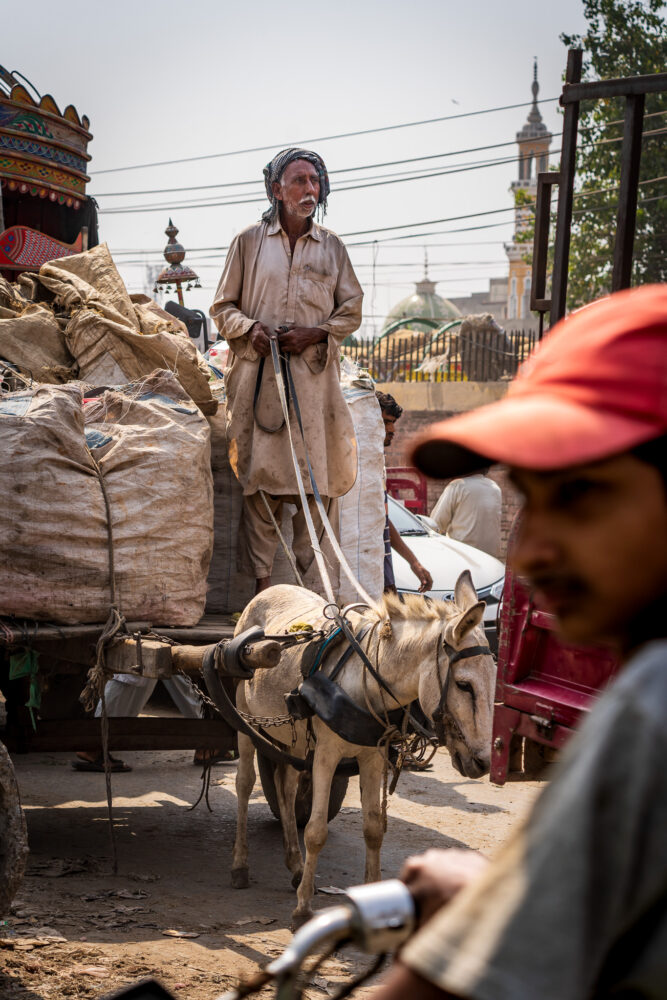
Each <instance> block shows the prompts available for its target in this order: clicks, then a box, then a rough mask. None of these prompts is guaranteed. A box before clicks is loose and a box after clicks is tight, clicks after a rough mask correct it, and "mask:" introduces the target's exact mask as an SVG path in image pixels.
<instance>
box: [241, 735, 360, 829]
mask: <svg viewBox="0 0 667 1000" xmlns="http://www.w3.org/2000/svg"><path fill="white" fill-rule="evenodd" d="M257 766H258V768H259V780H260V781H261V782H262V791H263V792H264V797H265V798H266V801H267V802H268V804H269V809H270V810H271V812H272V813H273V815H274V816H275V817H276V819H280V809H279V808H278V796H277V795H276V786H275V782H274V780H273V774H274V771H275V769H276V765H275V764H274V762H273V761H272V760H269V758H268V757H265V756H264V754H261V753H259V751H258V753H257ZM348 781H349V778H348V776H347V775H346V774H335V775H334V777H333V781H332V782H331V792H330V794H329V814H328V816H327V822H331V820H332V819H333V818H334V816H336V815H337V814H338V813H339V811H340V807H341V806H342V804H343V800H344V798H345V794H346V792H347V783H348ZM312 804H313V787H312V776H311V773H310V771H302V772H301V774H300V775H299V784H298V786H297V790H296V803H295V812H296V825H297V826H300V827H303V826H305V825H306V823H307V822H308V820H309V819H310V810H311V808H312Z"/></svg>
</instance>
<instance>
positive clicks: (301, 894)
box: [292, 739, 340, 929]
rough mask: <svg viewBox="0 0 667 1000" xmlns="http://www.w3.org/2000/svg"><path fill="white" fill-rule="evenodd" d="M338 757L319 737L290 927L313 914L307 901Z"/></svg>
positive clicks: (312, 887) (324, 832) (322, 840)
mask: <svg viewBox="0 0 667 1000" xmlns="http://www.w3.org/2000/svg"><path fill="white" fill-rule="evenodd" d="M339 742H340V741H339ZM339 760H340V755H339V754H337V753H336V752H335V751H333V748H332V747H331V746H328V747H327V746H326V745H325V740H323V739H318V741H317V745H316V747H315V756H314V759H313V807H312V810H311V813H310V819H309V820H308V823H307V825H306V830H305V835H304V843H305V845H306V863H305V865H304V868H303V877H302V879H301V882H300V884H299V888H298V889H297V894H296V898H297V905H296V909H295V910H294V912H293V913H292V927H293V928H294V929H296V928H297V927H300V926H301V924H303V923H305V922H306V920H309V919H310V918H311V917H312V915H313V911H312V908H311V905H310V904H311V901H312V898H313V893H314V891H315V869H316V868H317V859H318V857H319V853H320V851H321V850H322V848H323V847H324V845H325V844H326V840H327V818H328V814H329V795H330V793H331V779H332V778H333V776H334V772H335V770H336V768H337V766H338V762H339Z"/></svg>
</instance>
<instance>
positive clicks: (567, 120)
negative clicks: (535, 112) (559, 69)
mask: <svg viewBox="0 0 667 1000" xmlns="http://www.w3.org/2000/svg"><path fill="white" fill-rule="evenodd" d="M582 58H583V52H582V50H581V49H570V51H569V52H568V54H567V70H566V73H565V87H564V88H563V95H562V96H561V104H563V105H564V106H565V116H564V120H563V141H562V144H561V159H560V184H559V185H558V212H557V215H556V239H555V244H554V271H553V277H552V280H551V314H550V326H553V325H554V323H557V322H558V320H559V319H562V318H563V316H564V315H565V308H566V300H567V269H568V264H569V260H570V225H571V222H572V201H573V198H574V170H575V162H576V156H577V128H578V125H579V101H578V100H577V101H567V87H568V84H577V83H579V82H580V80H581V64H582Z"/></svg>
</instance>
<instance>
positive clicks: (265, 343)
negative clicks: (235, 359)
mask: <svg viewBox="0 0 667 1000" xmlns="http://www.w3.org/2000/svg"><path fill="white" fill-rule="evenodd" d="M248 339H249V341H250V343H251V344H252V346H253V347H254V349H255V350H256V351H257V353H258V354H259V356H260V358H268V356H269V354H270V353H271V340H275V339H276V335H275V333H271V331H270V330H269V328H268V326H264V324H263V323H255V325H254V326H251V327H250V332H249V333H248Z"/></svg>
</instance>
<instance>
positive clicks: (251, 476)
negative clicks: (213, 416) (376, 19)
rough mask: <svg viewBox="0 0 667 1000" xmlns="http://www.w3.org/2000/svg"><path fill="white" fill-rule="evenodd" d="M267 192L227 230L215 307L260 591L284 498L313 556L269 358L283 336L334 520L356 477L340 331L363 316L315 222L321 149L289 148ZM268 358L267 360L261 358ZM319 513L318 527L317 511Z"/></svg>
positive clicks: (329, 239)
mask: <svg viewBox="0 0 667 1000" xmlns="http://www.w3.org/2000/svg"><path fill="white" fill-rule="evenodd" d="M264 178H265V184H266V193H267V196H268V198H269V201H270V202H271V205H270V208H269V209H268V210H267V211H266V212H265V213H264V215H263V216H262V219H261V221H260V222H257V223H255V224H254V225H251V226H249V227H248V228H247V229H244V230H243V231H242V232H241V233H239V234H238V236H236V237H235V238H234V240H233V241H232V244H231V246H230V248H229V253H228V255H227V260H226V262H225V268H224V271H223V273H222V277H221V279H220V284H219V285H218V290H217V292H216V297H215V301H214V303H213V305H212V307H211V316H212V317H213V319H214V320H215V323H216V325H217V327H218V329H219V331H220V334H221V336H223V337H225V338H226V340H227V341H228V342H229V347H230V358H231V361H230V364H229V367H228V369H227V371H226V380H227V398H228V409H229V457H230V462H231V464H232V468H233V469H234V472H235V474H236V477H237V478H238V480H239V482H240V483H241V486H242V487H243V494H244V505H243V516H242V525H243V535H244V539H245V544H246V547H247V552H248V559H249V563H250V567H251V569H252V572H253V573H254V576H255V579H256V581H257V582H256V586H257V591H258V592H259V591H260V590H263V589H265V588H266V587H269V586H270V585H271V571H272V568H273V559H274V556H275V552H276V548H277V543H278V539H277V535H276V531H275V528H274V526H273V522H272V520H271V515H270V514H269V511H268V509H267V505H268V507H270V509H271V512H272V514H273V516H274V517H275V518H276V520H277V522H278V523H280V517H281V513H282V505H283V503H285V502H287V503H292V504H295V505H296V506H297V507H298V508H299V510H298V512H297V514H296V516H295V517H294V521H293V526H294V541H293V550H294V555H295V556H296V560H297V565H298V566H299V569H300V571H301V572H302V573H303V572H305V571H306V570H307V568H308V565H309V564H310V562H311V561H312V558H313V553H312V547H311V545H310V539H309V536H308V532H307V528H306V524H305V518H304V516H303V512H302V511H301V509H300V506H301V505H300V502H299V498H298V486H297V480H296V473H295V470H294V464H293V460H292V454H291V449H290V445H289V437H288V433H287V429H286V427H285V424H284V422H283V413H282V409H281V406H280V400H279V396H278V386H277V383H276V375H275V372H274V368H273V364H272V360H271V357H270V355H271V339H272V338H276V339H277V344H278V348H279V351H280V355H281V359H282V364H283V370H284V371H285V370H286V369H285V366H286V365H289V367H290V369H291V375H292V378H293V380H294V388H295V390H296V394H297V397H298V402H299V408H300V411H301V417H302V420H303V430H304V437H305V442H306V447H307V450H308V457H309V459H310V463H311V465H312V469H313V472H314V476H315V480H316V483H317V486H318V489H319V491H320V494H321V495H322V498H323V501H324V505H325V507H326V508H327V509H328V512H329V517H330V519H331V520H332V522H333V524H334V526H335V521H336V519H335V517H334V516H333V515H334V498H336V497H339V496H343V494H345V493H347V491H348V490H349V489H350V488H351V487H352V486H353V484H354V480H355V477H356V469H357V458H356V441H355V436H354V428H353V425H352V419H351V417H350V414H349V411H348V409H347V404H346V403H345V400H344V398H343V395H342V392H341V388H340V382H339V348H340V344H341V342H342V341H343V340H344V338H345V337H347V336H348V335H349V334H350V333H352V332H353V331H354V330H356V329H357V328H358V327H359V324H360V322H361V301H362V297H363V293H362V290H361V286H360V285H359V282H358V281H357V278H356V275H355V273H354V271H353V269H352V265H351V263H350V260H349V257H348V255H347V251H346V250H345V247H344V246H343V244H342V242H341V240H340V239H339V238H338V236H336V234H335V233H333V232H331V231H330V230H328V229H325V228H324V227H323V226H320V225H318V224H317V223H316V222H315V220H314V218H313V215H314V213H315V211H316V210H317V208H318V206H321V208H322V211H323V212H325V211H326V204H327V196H328V194H329V178H328V175H327V171H326V167H325V165H324V162H323V161H322V159H321V158H320V157H319V156H318V155H317V153H313V152H310V151H308V150H304V149H285V150H283V151H282V152H281V153H278V155H277V156H275V157H274V159H273V160H272V161H271V162H270V163H269V164H268V165H267V166H266V167H265V168H264ZM265 359H266V361H265ZM289 410H290V421H291V423H292V426H293V440H294V446H295V450H296V454H297V458H298V464H299V467H300V470H301V475H302V478H303V482H304V485H305V488H306V493H307V494H308V498H309V505H311V507H312V509H314V502H313V498H312V487H311V483H310V479H309V475H308V469H307V464H306V454H305V450H304V446H303V442H302V440H301V436H300V433H299V431H298V429H297V426H296V421H295V419H294V416H295V412H294V405H293V401H292V400H290V404H289ZM314 521H315V524H316V525H317V526H318V528H319V527H320V526H319V523H318V518H317V515H315V517H314Z"/></svg>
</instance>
